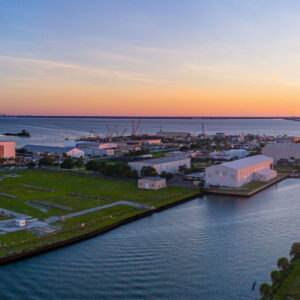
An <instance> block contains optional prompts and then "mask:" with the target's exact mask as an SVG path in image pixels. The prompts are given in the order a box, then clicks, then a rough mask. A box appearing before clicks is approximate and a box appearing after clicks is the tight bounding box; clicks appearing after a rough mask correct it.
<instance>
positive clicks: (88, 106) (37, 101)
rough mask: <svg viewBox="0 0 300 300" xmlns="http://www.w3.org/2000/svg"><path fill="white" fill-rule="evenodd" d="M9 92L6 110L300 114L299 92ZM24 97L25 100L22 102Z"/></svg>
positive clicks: (75, 88) (147, 89) (74, 88)
mask: <svg viewBox="0 0 300 300" xmlns="http://www.w3.org/2000/svg"><path fill="white" fill-rule="evenodd" d="M36 85H37V86H38V88H35V89H31V88H28V89H26V90H24V89H22V90H13V89H11V90H9V91H6V92H5V94H4V99H5V102H4V103H2V105H1V111H0V113H5V114H16V115H17V114H21V115H22V114H23V115H26V114H27V115H68V116H69V115H77V116H79V115H82V116H89V115H91V116H97V115H99V116H273V117H274V116H278V117H279V116H296V115H300V105H299V101H298V100H297V94H298V93H297V92H298V91H296V90H295V91H288V90H285V89H279V88H278V89H277V90H273V91H272V90H259V89H253V90H248V89H240V90H237V89H235V90H229V89H228V88H226V87H225V88H224V87H223V88H220V87H219V88H218V89H215V90H212V89H204V88H203V89H200V88H199V89H197V88H196V87H187V88H186V87H180V86H178V87H177V86H174V87H168V88H162V87H152V86H149V85H148V86H139V87H131V88H130V87H123V88H113V87H97V86H89V85H87V86H84V85H77V86H71V85H68V86H63V85H60V86H59V85H58V86H56V88H53V87H52V86H50V87H48V86H43V85H39V84H36ZM20 99H21V100H20Z"/></svg>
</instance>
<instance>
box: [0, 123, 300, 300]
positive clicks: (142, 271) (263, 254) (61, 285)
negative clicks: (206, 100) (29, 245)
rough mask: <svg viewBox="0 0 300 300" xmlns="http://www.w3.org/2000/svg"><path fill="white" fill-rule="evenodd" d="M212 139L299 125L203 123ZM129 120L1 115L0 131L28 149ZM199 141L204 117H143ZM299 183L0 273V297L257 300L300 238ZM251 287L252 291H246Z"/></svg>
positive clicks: (195, 204) (150, 126)
mask: <svg viewBox="0 0 300 300" xmlns="http://www.w3.org/2000/svg"><path fill="white" fill-rule="evenodd" d="M203 122H204V125H205V130H206V132H207V133H209V134H213V133H215V132H218V131H225V132H226V133H228V134H232V133H260V134H266V135H278V134H283V133H285V134H289V135H296V136H299V135H300V134H299V133H300V122H293V121H286V120H281V119H276V120H261V119H258V120H247V119H244V120H203ZM106 124H109V125H110V126H111V127H112V126H113V125H114V124H119V131H120V132H121V131H122V129H123V128H125V127H126V126H130V120H129V119H95V118H90V119H79V118H71V119H70V118H57V119H55V118H49V119H45V118H0V133H4V132H18V131H20V130H22V129H24V128H25V129H27V130H29V131H30V133H31V134H32V138H30V139H24V138H16V137H4V136H2V137H1V136H0V140H7V139H10V140H16V141H17V145H18V147H20V146H22V145H24V144H28V143H31V144H49V145H63V144H64V142H65V138H69V139H74V138H78V137H80V136H83V135H87V134H88V133H89V131H90V130H93V131H94V132H98V133H101V134H106V129H105V125H106ZM160 127H161V128H162V130H165V131H167V130H169V131H171V130H174V131H189V132H191V133H192V134H198V133H200V132H201V130H202V120H199V119H191V120H183V119H178V120H175V119H172V120H170V119H165V120H163V119H159V120H157V119H142V122H141V128H142V131H143V132H146V133H150V134H151V133H155V132H156V131H159V129H160ZM299 192H300V181H298V180H297V179H289V180H285V181H283V182H281V183H279V184H278V185H277V186H273V187H271V188H269V189H267V190H265V191H263V192H261V193H259V194H257V195H255V196H253V197H251V198H249V199H244V198H233V197H224V196H213V195H208V196H205V197H204V198H201V199H195V200H193V201H190V202H189V203H186V204H184V205H181V206H178V207H175V208H172V209H169V210H167V211H164V212H162V213H159V214H155V215H153V216H151V217H148V218H145V219H142V220H139V221H136V222H134V223H131V224H128V225H125V226H123V227H120V228H118V229H116V230H114V231H111V232H109V233H107V234H104V235H102V236H99V237H96V238H93V239H90V240H88V241H85V242H82V243H79V244H76V245H73V246H70V247H67V248H63V249H59V250H57V251H53V252H50V253H47V254H44V255H42V256H39V257H35V258H32V259H28V260H26V261H22V262H19V263H16V264H12V265H8V266H5V267H1V268H0V278H1V285H0V299H95V298H96V299H97V298H98V299H99V298H102V299H107V298H125V299H141V298H150V299H157V298H160V299H254V298H255V297H257V296H258V288H259V284H260V283H261V282H264V281H269V273H270V271H271V270H273V269H274V268H275V267H276V261H277V259H278V258H279V257H281V256H287V255H288V252H289V248H290V246H291V244H292V243H293V242H295V241H300V230H299V229H300V201H299ZM255 280H257V287H256V291H255V292H252V291H251V286H252V283H253V281H255Z"/></svg>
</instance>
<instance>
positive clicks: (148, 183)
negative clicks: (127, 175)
mask: <svg viewBox="0 0 300 300" xmlns="http://www.w3.org/2000/svg"><path fill="white" fill-rule="evenodd" d="M166 186H167V184H166V179H165V178H161V177H145V178H140V179H139V180H138V188H139V189H146V190H159V189H163V188H165V187H166Z"/></svg>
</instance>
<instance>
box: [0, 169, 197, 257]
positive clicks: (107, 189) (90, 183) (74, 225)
mask: <svg viewBox="0 0 300 300" xmlns="http://www.w3.org/2000/svg"><path fill="white" fill-rule="evenodd" d="M16 173H17V174H18V175H20V176H19V177H11V178H5V179H4V180H3V181H1V182H0V193H6V194H10V195H14V196H16V197H17V198H16V199H11V198H7V197H3V196H0V208H4V209H9V210H12V211H15V212H19V213H23V214H26V215H29V216H32V217H35V218H39V219H41V220H44V219H47V218H49V217H50V216H62V215H65V214H69V213H73V212H76V211H82V210H85V209H88V208H92V207H97V206H102V205H105V204H109V203H113V202H117V201H120V200H127V201H132V202H138V203H142V204H149V205H152V206H155V207H159V206H162V205H165V204H168V203H171V202H174V201H176V200H179V199H182V198H185V197H188V196H191V195H193V194H195V193H197V192H198V191H195V190H192V189H188V188H182V187H173V186H170V187H167V188H165V189H162V190H158V191H151V190H141V189H138V188H137V182H136V181H126V180H120V179H105V178H96V177H85V176H80V175H69V174H66V173H63V172H46V171H37V170H24V171H18V172H16ZM3 175H5V173H0V176H3ZM24 184H27V185H31V186H36V187H43V188H48V189H54V190H55V192H48V191H42V190H35V189H30V188H26V187H24ZM71 193H79V194H84V195H92V196H99V197H102V198H108V199H109V200H97V199H89V198H84V197H74V196H71ZM31 200H38V201H44V202H50V203H55V204H59V205H62V206H67V207H71V208H72V211H65V210H62V209H58V208H50V207H45V208H46V209H47V212H42V211H40V210H39V209H37V208H35V207H32V206H30V205H29V203H30V201H31ZM141 212H143V210H140V209H137V208H134V207H131V206H127V205H118V206H114V207H110V208H106V209H103V210H101V211H97V212H93V213H88V214H85V215H82V216H77V217H73V218H70V219H67V220H66V221H65V222H57V224H56V225H59V226H60V227H61V229H60V230H58V231H56V232H55V233H52V234H47V235H43V236H41V237H38V236H36V235H34V234H32V232H28V231H26V230H21V231H18V232H14V233H7V234H5V235H0V241H1V244H2V245H4V243H6V247H3V246H2V247H1V248H0V256H2V255H7V254H8V253H9V252H11V251H16V250H24V249H30V248H32V247H37V246H39V245H43V244H47V243H51V242H54V241H58V240H62V239H66V238H68V237H72V236H74V235H78V234H81V233H83V232H88V231H91V230H94V229H97V228H101V227H103V226H105V225H108V224H112V223H114V222H116V221H118V220H121V219H124V218H126V217H129V216H132V215H136V214H139V213H141ZM1 220H3V219H1V217H0V221H1ZM82 223H84V224H85V225H84V227H82V226H81V224H82Z"/></svg>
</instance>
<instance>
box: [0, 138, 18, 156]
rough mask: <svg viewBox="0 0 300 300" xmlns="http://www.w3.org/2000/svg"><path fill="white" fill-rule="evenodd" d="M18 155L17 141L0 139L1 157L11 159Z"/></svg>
mask: <svg viewBox="0 0 300 300" xmlns="http://www.w3.org/2000/svg"><path fill="white" fill-rule="evenodd" d="M15 157H16V143H15V142H8V141H3V142H1V141H0V159H4V158H5V159H9V158H15Z"/></svg>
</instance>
